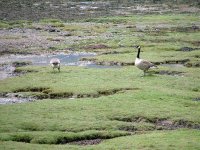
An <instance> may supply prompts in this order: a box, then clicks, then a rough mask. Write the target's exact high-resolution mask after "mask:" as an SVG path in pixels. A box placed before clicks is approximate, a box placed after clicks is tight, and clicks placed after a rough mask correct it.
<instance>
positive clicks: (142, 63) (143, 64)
mask: <svg viewBox="0 0 200 150" xmlns="http://www.w3.org/2000/svg"><path fill="white" fill-rule="evenodd" d="M136 48H137V49H138V52H137V57H136V59H135V66H136V67H137V68H139V69H140V70H143V71H144V76H145V73H146V72H147V71H148V70H149V68H151V67H155V65H154V64H153V63H151V62H149V61H147V60H144V59H141V58H140V49H141V47H140V46H136Z"/></svg>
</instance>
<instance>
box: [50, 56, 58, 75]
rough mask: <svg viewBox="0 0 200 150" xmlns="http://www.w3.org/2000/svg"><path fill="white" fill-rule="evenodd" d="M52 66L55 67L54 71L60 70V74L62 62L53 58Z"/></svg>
mask: <svg viewBox="0 0 200 150" xmlns="http://www.w3.org/2000/svg"><path fill="white" fill-rule="evenodd" d="M50 64H51V66H52V67H53V70H54V68H58V71H59V72H60V60H59V59H58V58H52V59H51V60H50Z"/></svg>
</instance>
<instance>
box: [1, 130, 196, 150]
mask: <svg viewBox="0 0 200 150" xmlns="http://www.w3.org/2000/svg"><path fill="white" fill-rule="evenodd" d="M199 137H200V134H199V132H197V131H196V130H179V131H165V132H152V133H149V134H141V135H137V136H135V135H132V136H126V137H120V138H115V139H110V140H106V141H103V142H101V144H99V145H94V146H74V145H46V144H43V145H41V144H29V143H20V142H12V141H3V142H1V144H0V148H1V149H22V150H23V149H37V150H40V149H99V150H100V149H133V148H134V149H158V150H168V149H174V150H176V149H180V148H181V149H183V150H188V149H191V150H197V149H199V147H200V145H199V142H198V141H199ZM116 143H120V144H116Z"/></svg>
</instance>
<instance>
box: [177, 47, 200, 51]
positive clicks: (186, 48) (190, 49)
mask: <svg viewBox="0 0 200 150" xmlns="http://www.w3.org/2000/svg"><path fill="white" fill-rule="evenodd" d="M198 49H199V48H192V47H181V48H180V51H183V52H190V51H194V50H198Z"/></svg>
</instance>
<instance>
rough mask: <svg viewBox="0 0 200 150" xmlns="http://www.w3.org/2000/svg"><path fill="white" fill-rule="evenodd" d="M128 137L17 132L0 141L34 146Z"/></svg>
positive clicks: (105, 133) (119, 133) (118, 133)
mask: <svg viewBox="0 0 200 150" xmlns="http://www.w3.org/2000/svg"><path fill="white" fill-rule="evenodd" d="M126 135H130V133H127V132H124V131H94V130H90V131H84V132H78V133H73V132H50V131H48V132H39V131H37V132H18V133H12V134H10V133H8V134H6V133H4V134H1V136H0V139H1V140H3V141H8V140H11V141H17V142H25V143H35V144H66V143H69V142H74V141H81V140H91V139H99V138H100V139H111V138H115V137H119V136H126Z"/></svg>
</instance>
